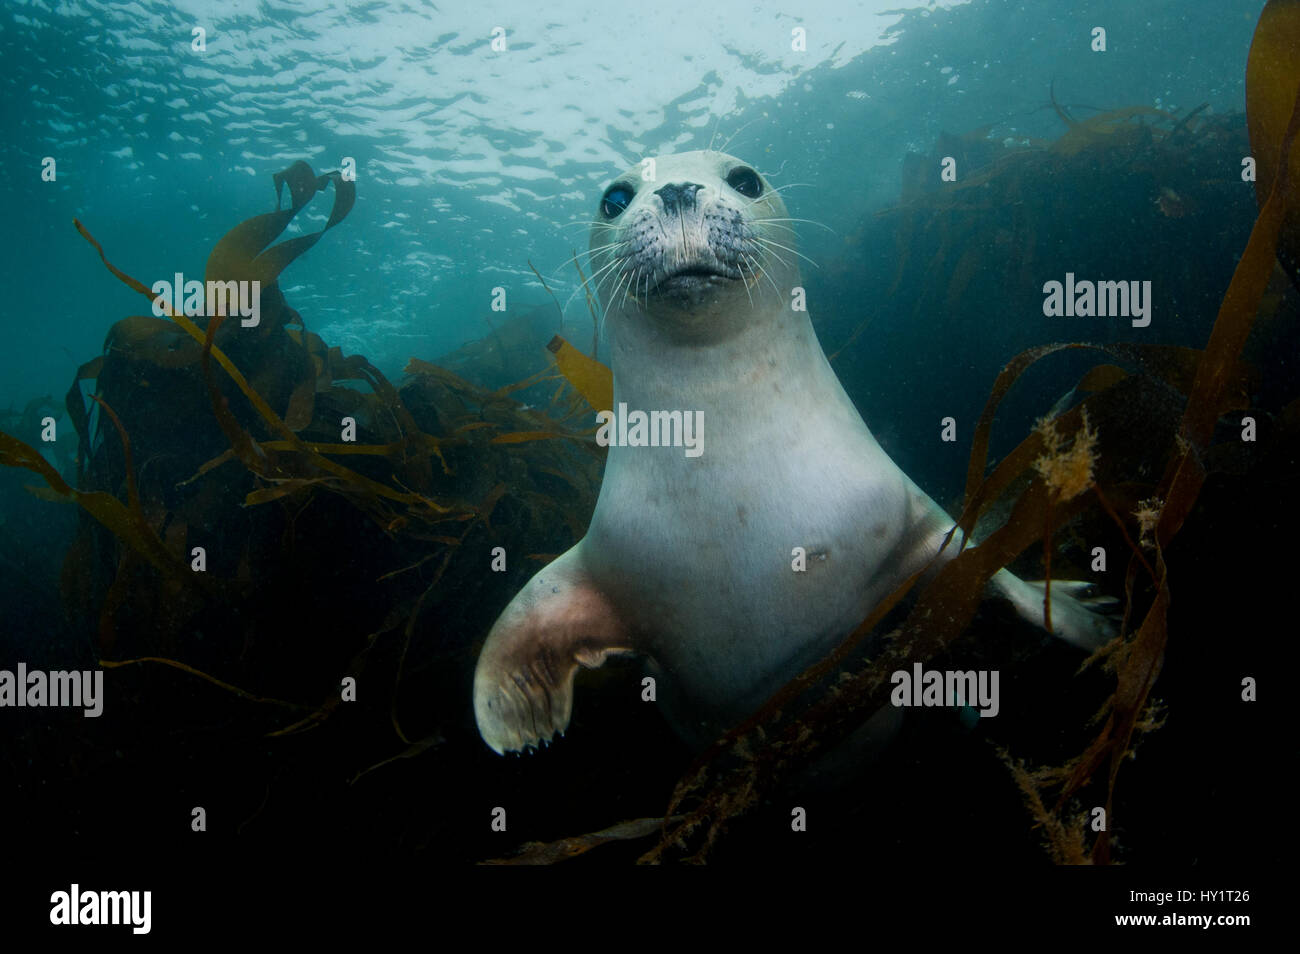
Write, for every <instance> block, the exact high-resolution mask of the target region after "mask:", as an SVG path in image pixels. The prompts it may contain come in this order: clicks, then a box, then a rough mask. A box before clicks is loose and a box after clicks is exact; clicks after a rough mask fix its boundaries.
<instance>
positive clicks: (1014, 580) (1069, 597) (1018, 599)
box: [990, 570, 1119, 652]
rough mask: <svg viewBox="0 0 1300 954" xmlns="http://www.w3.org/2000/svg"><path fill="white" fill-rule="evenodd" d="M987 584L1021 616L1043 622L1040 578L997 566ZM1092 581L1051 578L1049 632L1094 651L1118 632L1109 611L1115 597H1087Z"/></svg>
mask: <svg viewBox="0 0 1300 954" xmlns="http://www.w3.org/2000/svg"><path fill="white" fill-rule="evenodd" d="M990 585H991V586H992V587H993V589H994V590H995V591H996V592H997V593H998V594H999V595H1000V596H1003V597H1005V598H1006V599H1008V600H1010V601H1011V603H1012V605H1013V606H1015V608H1016V611H1017V612H1019V613H1020V615H1021V616H1022V617H1024V618H1025V619H1027V620H1029V622H1031V623H1034V624H1035V625H1037V626H1043V590H1044V584H1043V581H1042V580H1037V581H1034V582H1032V583H1031V582H1027V581H1025V580H1022V579H1020V577H1018V576H1016V575H1015V574H1013V573H1011V572H1009V571H1007V570H999V571H998V572H997V573H996V574H995V575H994V577H993V579H992V581H991V583H990ZM1091 589H1092V584H1091V583H1087V582H1080V581H1078V580H1053V581H1052V635H1054V636H1059V637H1060V638H1061V639H1063V640H1065V641H1066V642H1067V643H1071V644H1073V645H1075V646H1078V647H1079V648H1080V649H1086V650H1088V651H1089V652H1095V651H1096V650H1098V649H1100V648H1101V647H1102V646H1104V645H1106V644H1107V643H1108V642H1110V641H1111V640H1112V639H1114V638H1115V636H1116V634H1117V633H1118V632H1119V627H1118V626H1117V625H1116V620H1115V618H1114V617H1113V616H1112V615H1110V611H1111V610H1113V609H1114V608H1115V607H1116V606H1118V600H1115V599H1114V598H1113V597H1109V596H1102V597H1092V598H1089V597H1088V596H1087V593H1088V592H1089V591H1090V590H1091Z"/></svg>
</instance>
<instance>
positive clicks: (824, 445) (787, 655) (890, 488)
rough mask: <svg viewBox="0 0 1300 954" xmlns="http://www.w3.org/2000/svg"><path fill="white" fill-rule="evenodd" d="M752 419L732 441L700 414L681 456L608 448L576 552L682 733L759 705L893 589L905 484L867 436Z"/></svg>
mask: <svg viewBox="0 0 1300 954" xmlns="http://www.w3.org/2000/svg"><path fill="white" fill-rule="evenodd" d="M841 407H842V405H841ZM755 410H756V409H755V408H754V407H752V406H751V407H748V408H745V409H744V410H742V411H739V412H738V413H740V414H744V415H746V418H745V421H746V423H745V424H744V425H743V426H741V427H740V428H739V432H740V433H741V434H742V437H743V440H741V441H737V440H736V439H735V438H734V436H733V435H732V434H729V433H728V431H727V428H728V421H727V418H728V414H727V413H719V412H718V411H717V410H716V409H715V410H714V412H713V413H710V410H709V409H705V417H704V420H705V422H706V430H705V433H706V435H707V436H706V442H705V452H704V454H702V455H701V456H700V457H698V458H695V459H690V458H687V457H685V456H684V455H683V454H682V452H681V450H680V449H677V448H615V449H613V450H612V451H611V457H610V461H609V464H608V466H607V470H606V477H605V481H604V484H603V485H602V488H601V496H600V501H599V503H598V505H597V509H596V513H595V515H594V517H593V519H592V524H591V528H590V529H589V531H588V534H587V537H586V539H585V541H584V544H583V551H584V563H585V564H586V567H587V570H588V572H589V573H590V574H591V575H592V577H593V579H594V580H596V581H597V583H598V585H599V586H601V587H602V588H604V589H606V590H607V591H608V592H610V593H615V594H617V596H616V600H617V601H618V602H619V603H620V604H621V605H623V606H625V607H627V608H628V609H629V610H630V612H631V613H632V619H631V620H630V623H631V625H633V626H634V627H637V628H638V630H639V632H638V645H640V646H642V647H643V648H644V651H645V653H646V654H647V655H648V656H649V657H650V658H651V660H652V662H653V664H657V669H658V671H659V672H660V674H661V675H660V681H661V683H662V684H663V685H662V686H661V687H660V688H661V693H662V696H661V698H662V699H663V701H664V704H665V708H666V711H667V712H668V715H669V716H670V718H672V719H673V721H674V722H675V723H677V724H678V727H679V729H680V730H681V731H683V732H687V733H689V734H690V735H693V736H694V735H696V734H697V730H699V729H702V730H703V732H704V733H705V735H707V737H708V738H712V737H714V735H716V733H717V731H719V730H720V729H723V728H726V726H728V725H730V724H733V723H734V722H735V721H736V720H738V719H740V718H742V717H743V716H744V715H745V714H746V713H748V712H749V711H751V710H752V709H753V708H754V707H755V706H756V705H758V704H761V703H762V702H763V701H764V699H766V698H767V697H768V696H769V695H770V694H771V693H772V692H773V691H775V689H776V688H778V687H779V686H780V685H781V684H782V683H783V682H785V681H786V680H787V679H789V678H790V677H791V676H792V675H794V674H795V673H797V672H798V671H799V669H800V668H802V665H804V664H806V663H807V662H810V661H812V660H813V659H816V658H818V657H820V656H821V655H824V653H825V652H826V651H828V650H829V649H830V648H831V647H833V646H834V645H835V644H836V643H837V642H838V641H839V640H840V639H842V638H843V636H844V635H845V634H846V633H847V632H849V631H850V630H851V629H852V628H853V627H854V626H855V625H856V624H857V623H859V622H861V620H862V619H863V618H864V617H865V616H866V615H867V613H868V612H869V611H870V609H871V608H872V607H873V606H874V605H875V603H876V602H877V601H878V600H879V599H880V598H881V597H882V596H883V595H885V593H887V592H888V591H889V590H890V589H892V587H893V585H894V583H895V581H896V579H897V574H896V573H894V572H892V569H893V567H891V566H890V565H889V560H890V555H891V554H892V553H893V552H895V551H896V549H897V547H898V545H899V542H900V540H901V539H902V537H903V534H904V531H905V528H906V526H907V520H908V495H909V484H908V482H907V480H906V478H905V477H904V476H903V474H902V472H901V471H899V470H898V468H897V467H895V466H894V465H893V462H892V461H890V460H889V458H888V457H887V456H886V455H885V454H884V452H883V451H882V450H881V449H880V447H879V446H878V445H877V444H876V442H875V441H874V440H873V439H872V438H871V436H870V434H869V432H868V431H867V430H866V428H865V426H862V425H861V423H860V421H858V429H857V430H856V432H855V430H853V429H848V428H845V427H844V422H843V421H841V420H838V419H837V418H838V416H839V415H837V414H835V413H834V412H833V411H832V412H831V413H829V414H828V413H827V412H826V411H822V413H821V415H820V416H817V415H815V414H814V415H806V414H804V413H802V411H803V409H802V407H796V406H794V405H789V406H788V407H787V410H788V413H789V416H788V417H786V418H774V419H773V420H771V421H770V422H769V423H768V424H767V426H766V427H764V428H763V429H761V430H760V431H759V432H757V433H756V431H755V429H754V428H753V427H752V425H750V424H749V423H748V422H749V421H750V420H751V419H752V417H753V415H754V413H755ZM854 416H855V417H856V414H855V415H854ZM846 437H847V439H846ZM795 547H802V548H803V549H804V551H805V553H806V555H807V556H806V569H805V570H803V571H796V570H795V569H793V566H792V561H793V556H794V554H793V550H794V548H795ZM653 668H656V667H655V666H652V669H653ZM700 722H705V723H707V725H706V726H703V727H701V726H699V725H698V724H699V723H700ZM684 723H685V724H684Z"/></svg>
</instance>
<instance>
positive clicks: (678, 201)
mask: <svg viewBox="0 0 1300 954" xmlns="http://www.w3.org/2000/svg"><path fill="white" fill-rule="evenodd" d="M703 188H704V186H702V185H700V184H699V183H696V182H670V183H668V185H666V186H664V187H663V188H662V189H655V195H657V196H659V199H660V200H661V201H662V202H663V204H664V211H665V212H667V213H669V214H671V215H678V214H680V213H681V212H682V211H684V210H686V209H693V208H695V193H697V192H699V191H700V190H701V189H703Z"/></svg>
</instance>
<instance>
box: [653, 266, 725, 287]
mask: <svg viewBox="0 0 1300 954" xmlns="http://www.w3.org/2000/svg"><path fill="white" fill-rule="evenodd" d="M741 277H742V276H741V274H740V269H738V268H730V269H729V268H727V267H725V266H723V265H702V264H695V265H682V266H679V267H677V268H673V269H670V270H669V271H668V272H666V273H665V274H664V275H663V277H661V278H660V279H659V280H658V281H657V282H655V285H654V287H653V288H652V289H650V295H662V294H681V293H683V292H692V291H698V290H701V289H704V288H711V287H714V286H716V285H721V284H724V283H726V282H734V281H739V280H740V279H741Z"/></svg>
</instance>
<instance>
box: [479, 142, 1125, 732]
mask: <svg viewBox="0 0 1300 954" xmlns="http://www.w3.org/2000/svg"><path fill="white" fill-rule="evenodd" d="M655 166H656V168H655V178H654V180H653V181H645V180H644V179H643V178H642V172H641V169H640V167H638V168H637V169H634V170H631V171H629V172H627V173H625V174H624V175H622V176H620V177H619V178H618V179H616V180H615V181H614V183H613V184H612V185H610V187H609V188H608V189H606V190H605V193H604V195H603V197H602V198H601V200H600V205H599V209H598V213H597V218H596V220H595V222H594V223H593V227H592V231H591V243H590V252H591V255H592V261H593V276H594V281H595V282H596V284H597V290H598V292H601V290H602V289H603V292H602V293H601V294H600V297H601V299H602V301H604V302H605V304H606V312H605V320H606V326H607V330H608V334H609V339H610V344H611V348H612V364H613V372H614V402H615V405H616V407H618V408H619V410H620V413H622V412H623V411H624V410H625V408H627V409H631V412H632V413H634V412H636V411H642V412H654V411H665V412H671V411H681V412H683V414H685V415H689V414H692V413H694V414H696V419H697V420H699V421H701V422H702V425H703V440H702V441H700V444H699V446H698V447H697V449H696V450H697V451H698V453H696V454H695V455H694V456H691V455H688V454H687V453H684V452H683V448H682V447H680V446H677V447H675V446H671V444H672V441H671V440H660V441H646V440H642V441H641V442H639V443H638V442H637V441H635V440H629V441H626V442H621V441H620V442H612V446H611V447H610V450H609V458H608V461H607V463H606V468H605V475H604V480H603V482H602V484H601V488H600V495H599V497H598V499H597V503H596V509H595V512H594V513H593V515H592V518H591V525H590V527H589V528H588V530H587V533H586V535H585V536H584V537H583V539H582V540H581V541H579V542H578V543H577V544H576V545H575V546H574V547H573V548H572V549H570V550H568V551H567V552H566V553H564V554H563V555H562V556H560V557H559V558H557V559H556V560H555V561H553V562H552V563H551V564H550V565H548V566H546V567H545V568H543V569H542V570H541V571H539V572H538V573H537V574H536V575H535V576H534V577H533V579H532V580H531V581H530V582H529V583H528V584H527V585H526V586H525V587H524V589H523V590H521V591H520V592H519V594H518V595H517V596H516V597H515V598H514V600H512V601H511V603H510V604H509V605H508V606H507V607H506V609H505V611H504V612H503V613H502V614H501V616H500V618H499V619H498V620H497V622H496V624H495V625H494V626H493V627H492V630H491V632H490V633H489V635H488V638H487V641H486V642H485V644H484V646H483V649H482V652H481V653H480V655H479V659H478V665H477V668H476V670H475V674H474V713H475V717H476V719H477V722H478V728H479V732H480V734H481V735H482V737H483V740H484V741H485V742H486V743H487V744H488V745H489V746H490V747H491V748H492V749H493V750H494V751H496V752H498V753H502V754H504V753H505V752H507V751H519V750H524V749H527V748H531V747H536V746H539V745H540V744H542V743H543V742H547V741H549V740H550V739H551V738H552V737H553V736H554V734H555V733H557V732H560V733H562V732H563V731H564V730H565V729H566V728H567V726H568V724H569V717H570V714H571V712H572V706H573V681H574V675H575V673H576V672H577V670H578V667H580V666H581V667H587V668H594V667H597V666H600V665H601V664H602V663H603V662H604V661H605V660H606V659H608V658H609V657H610V656H612V655H625V654H636V655H640V656H642V657H643V658H644V659H645V663H646V667H647V670H648V672H649V673H650V674H652V675H654V676H655V677H656V686H657V697H658V701H659V703H660V705H661V707H662V709H663V710H664V712H665V715H666V716H667V717H668V719H669V721H670V722H671V723H672V724H673V726H674V728H675V729H676V730H677V732H678V733H679V734H680V735H681V736H682V737H683V738H685V739H686V740H687V741H688V742H689V743H690V744H692V745H695V746H697V747H698V746H702V745H704V744H707V743H708V742H711V741H712V740H713V739H715V738H716V737H717V736H718V735H720V734H721V733H722V732H724V731H725V730H726V729H728V728H730V727H731V726H733V725H735V724H737V723H738V722H740V721H741V720H742V719H743V718H744V717H745V716H747V715H748V714H750V713H751V712H753V711H754V710H755V709H757V708H758V707H759V706H760V705H761V704H762V703H763V702H764V701H766V699H767V698H769V697H770V696H771V694H772V693H773V692H774V691H775V690H776V689H778V688H779V687H780V686H781V685H783V684H784V683H785V682H786V681H788V680H789V679H790V678H792V677H793V676H794V675H796V674H797V673H799V672H800V671H802V669H804V668H806V667H807V666H808V665H810V664H811V663H813V662H815V661H816V660H817V659H819V658H821V657H822V656H824V655H825V654H826V653H827V652H829V651H830V650H831V649H832V648H833V647H834V646H836V645H837V644H838V643H839V642H840V641H841V640H842V639H843V638H844V637H845V636H846V635H847V634H848V633H849V632H850V631H851V630H852V629H853V628H854V627H855V626H856V625H857V624H858V623H860V622H861V621H862V620H863V619H865V618H866V617H867V615H868V614H869V613H870V611H871V610H872V609H873V608H874V607H875V606H876V605H877V604H878V603H879V602H880V600H881V599H883V598H884V597H885V596H887V595H888V594H889V593H890V592H891V591H892V590H894V589H895V588H896V587H897V586H898V585H899V584H900V583H901V582H902V581H903V580H905V579H906V578H907V577H908V576H910V575H911V574H912V573H914V572H916V571H917V570H919V569H921V568H922V567H924V566H925V565H926V563H927V562H929V561H930V560H931V559H932V558H933V557H934V555H935V554H936V553H937V552H939V550H940V547H941V544H942V542H943V539H944V537H945V535H946V534H947V532H948V531H949V530H950V529H951V528H952V526H953V524H954V521H953V519H952V518H951V517H949V516H948V515H947V514H946V513H944V511H943V510H942V508H940V507H939V506H938V505H937V504H936V503H935V502H934V501H933V500H931V499H930V498H929V497H928V496H926V494H925V493H924V492H922V491H921V490H920V489H919V488H918V487H917V486H916V485H915V484H914V483H913V482H912V481H911V480H910V479H908V477H907V476H906V475H905V474H904V473H903V472H902V470H900V469H899V467H898V466H897V465H896V464H895V463H894V462H893V461H892V460H891V459H890V458H889V456H888V455H887V454H886V453H885V452H884V450H882V449H881V447H880V445H879V444H878V443H877V442H876V440H875V438H874V437H873V436H872V434H871V431H870V430H868V428H867V425H866V424H865V423H864V422H863V420H862V417H861V415H859V414H858V412H857V410H856V408H854V406H853V403H852V402H851V401H850V400H849V397H848V395H847V394H846V393H845V392H844V389H843V387H841V385H840V382H839V379H838V378H837V377H836V376H835V373H834V372H833V371H832V370H831V367H830V365H829V364H828V363H827V360H826V356H825V354H824V352H823V351H822V348H821V345H820V344H819V343H818V341H817V336H816V334H815V333H814V331H813V326H812V322H811V320H810V318H809V315H808V312H807V311H806V310H804V309H803V308H801V307H798V306H799V305H800V304H801V299H802V287H801V282H800V276H799V269H798V263H797V257H798V253H797V252H795V250H794V240H793V235H794V230H793V222H794V220H792V219H791V218H790V217H789V215H788V213H787V212H786V208H785V204H784V202H783V201H782V199H781V196H780V195H779V194H778V192H777V191H776V190H775V189H773V188H772V187H771V185H770V184H769V183H768V182H767V181H766V180H765V179H764V178H763V176H761V175H760V174H759V173H758V172H757V171H756V170H755V169H753V168H752V167H751V166H749V165H747V164H746V163H744V162H742V161H741V160H739V159H736V158H735V157H733V156H729V155H725V154H723V153H719V152H711V151H709V152H687V153H681V154H675V155H666V156H660V157H658V158H657V160H656V162H655ZM629 416H630V414H629ZM662 419H663V418H661V420H662ZM664 436H671V435H669V434H667V432H666V431H665V434H664ZM697 436H698V435H697ZM656 445H657V446H656ZM665 445H669V446H665ZM795 547H802V548H804V551H805V552H806V554H807V568H806V571H805V572H795V571H794V570H793V569H792V559H791V557H792V552H793V551H794V548H795ZM956 553H957V547H956V545H950V546H949V547H948V548H947V549H946V550H944V551H943V554H944V555H943V556H941V559H947V558H950V557H951V556H955V555H956ZM990 585H991V587H992V588H993V589H994V590H995V591H996V594H997V595H1000V596H1002V597H1005V598H1007V599H1009V600H1010V601H1011V602H1012V603H1013V604H1014V605H1015V606H1016V608H1017V610H1018V611H1019V613H1020V614H1021V615H1022V616H1024V617H1025V618H1027V619H1029V620H1031V621H1033V622H1035V623H1037V624H1038V625H1039V626H1041V625H1042V622H1043V619H1042V596H1043V594H1042V586H1041V584H1035V583H1030V582H1026V581H1023V580H1021V579H1019V578H1018V577H1016V576H1014V575H1012V574H1011V573H1009V572H1008V571H1006V570H1002V571H1000V572H999V573H998V574H997V575H996V576H995V577H994V578H993V580H992V581H991V583H990ZM1075 589H1077V588H1072V587H1069V586H1062V585H1061V584H1059V583H1057V582H1054V583H1053V596H1052V604H1053V605H1052V617H1053V624H1054V627H1055V630H1056V634H1057V635H1058V636H1061V637H1063V638H1064V639H1066V640H1068V641H1070V642H1073V643H1075V644H1077V645H1080V646H1083V647H1089V648H1091V647H1095V646H1097V645H1100V644H1101V643H1102V642H1104V641H1105V640H1106V639H1108V638H1109V637H1110V635H1111V624H1110V623H1109V621H1108V620H1106V619H1105V618H1104V617H1101V616H1099V615H1096V614H1094V613H1093V612H1092V611H1091V610H1090V609H1089V608H1088V607H1087V606H1086V605H1085V604H1084V603H1083V602H1082V601H1080V600H1076V599H1073V598H1072V597H1071V596H1070V595H1068V594H1069V591H1071V590H1075Z"/></svg>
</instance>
